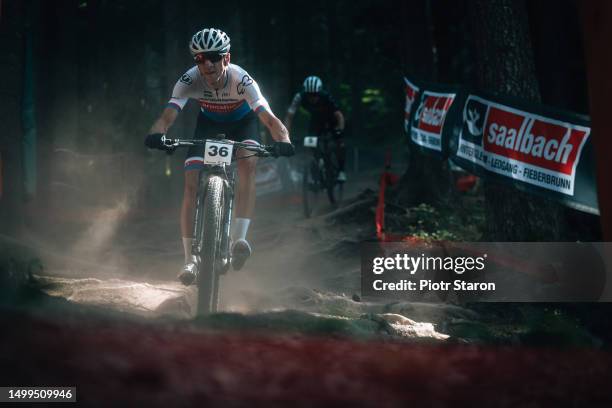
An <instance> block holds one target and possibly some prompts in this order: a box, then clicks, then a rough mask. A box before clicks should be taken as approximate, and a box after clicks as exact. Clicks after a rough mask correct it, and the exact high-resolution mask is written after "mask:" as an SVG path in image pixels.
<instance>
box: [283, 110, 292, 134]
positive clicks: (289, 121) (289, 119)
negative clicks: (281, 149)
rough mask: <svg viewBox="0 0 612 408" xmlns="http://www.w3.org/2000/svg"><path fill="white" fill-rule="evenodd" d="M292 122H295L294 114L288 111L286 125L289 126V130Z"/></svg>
mask: <svg viewBox="0 0 612 408" xmlns="http://www.w3.org/2000/svg"><path fill="white" fill-rule="evenodd" d="M291 122H293V115H292V114H290V113H287V115H286V116H285V127H286V128H287V131H290V130H291Z"/></svg>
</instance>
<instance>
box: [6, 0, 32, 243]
mask: <svg viewBox="0 0 612 408" xmlns="http://www.w3.org/2000/svg"><path fill="white" fill-rule="evenodd" d="M3 6H4V10H3V15H2V22H1V24H0V42H1V43H2V44H3V56H4V58H3V59H2V62H0V76H1V77H2V78H5V79H6V80H4V81H2V85H1V86H0V104H1V105H2V109H1V110H0V123H2V132H0V166H1V169H0V177H2V180H0V186H1V189H2V190H1V191H0V233H2V234H11V235H12V234H15V233H17V232H18V231H19V229H20V228H21V227H22V226H23V205H24V186H23V155H22V151H23V150H22V139H23V127H22V123H21V103H22V97H23V82H22V81H23V73H24V17H25V7H26V4H25V2H8V3H6V4H3Z"/></svg>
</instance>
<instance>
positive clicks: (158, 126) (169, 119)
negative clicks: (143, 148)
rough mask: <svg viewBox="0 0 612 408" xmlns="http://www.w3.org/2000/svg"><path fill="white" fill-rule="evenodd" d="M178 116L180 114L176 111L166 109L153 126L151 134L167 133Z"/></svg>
mask: <svg viewBox="0 0 612 408" xmlns="http://www.w3.org/2000/svg"><path fill="white" fill-rule="evenodd" d="M177 116H178V112H177V111H176V110H175V109H172V108H166V109H164V111H163V112H162V114H161V116H160V117H159V118H158V119H157V120H156V121H155V123H153V126H151V130H149V133H167V132H168V129H170V127H171V126H172V124H173V123H174V121H175V120H176V117H177Z"/></svg>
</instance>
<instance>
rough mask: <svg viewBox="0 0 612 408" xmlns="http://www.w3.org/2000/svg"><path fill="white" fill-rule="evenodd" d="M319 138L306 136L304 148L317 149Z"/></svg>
mask: <svg viewBox="0 0 612 408" xmlns="http://www.w3.org/2000/svg"><path fill="white" fill-rule="evenodd" d="M317 140H318V137H316V136H306V137H305V138H304V147H317Z"/></svg>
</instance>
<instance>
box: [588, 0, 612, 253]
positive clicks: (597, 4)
mask: <svg viewBox="0 0 612 408" xmlns="http://www.w3.org/2000/svg"><path fill="white" fill-rule="evenodd" d="M581 7H582V22H583V31H584V39H585V51H586V60H587V75H588V84H589V99H590V105H591V108H590V110H591V121H592V132H593V135H592V136H591V137H592V138H593V143H594V144H595V149H594V150H595V162H596V165H597V194H598V199H599V212H600V214H601V225H602V230H603V239H604V241H612V183H610V179H609V177H610V174H612V160H610V153H612V139H611V138H610V135H611V134H612V123H611V122H610V119H609V116H610V113H609V110H610V108H609V102H608V100H609V98H610V95H611V94H612V80H611V79H610V72H612V55H610V52H609V49H610V44H609V42H610V38H612V25H611V23H612V3H610V2H609V1H589V2H584V3H583V4H581Z"/></svg>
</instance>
